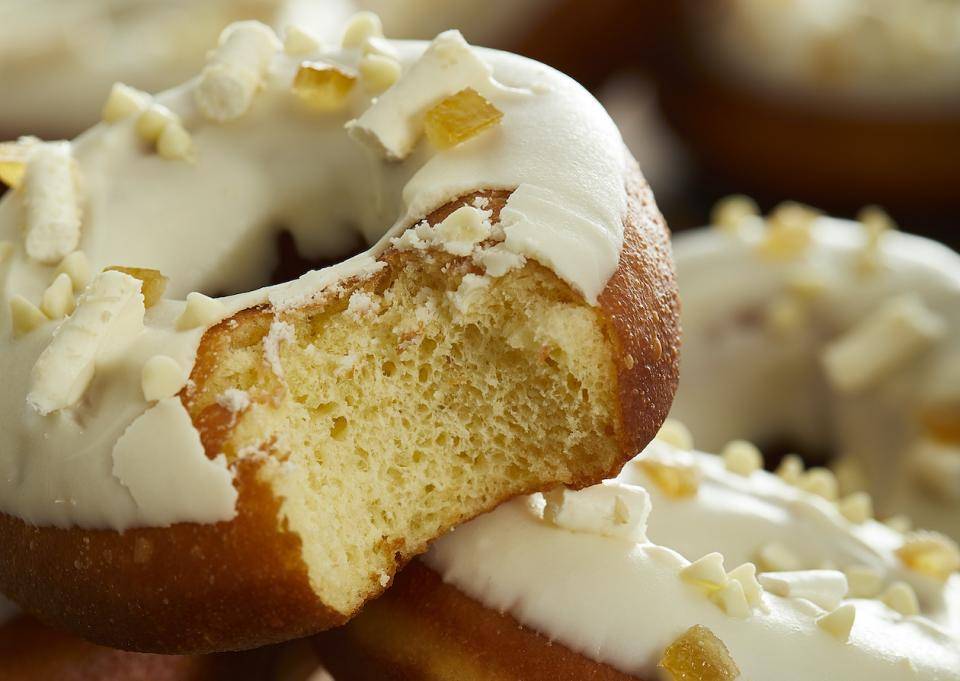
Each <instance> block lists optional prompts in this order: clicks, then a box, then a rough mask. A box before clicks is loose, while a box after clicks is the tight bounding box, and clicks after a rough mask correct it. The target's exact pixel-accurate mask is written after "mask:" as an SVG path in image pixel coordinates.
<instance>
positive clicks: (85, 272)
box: [56, 251, 90, 293]
mask: <svg viewBox="0 0 960 681" xmlns="http://www.w3.org/2000/svg"><path fill="white" fill-rule="evenodd" d="M56 274H66V275H67V276H68V277H70V281H71V282H72V283H73V291H74V293H77V292H79V291H82V290H83V289H85V288H86V287H87V284H89V283H90V261H89V260H88V259H87V255H86V253H84V252H83V251H74V252H73V253H71V254H69V255H68V256H67V257H65V258H64V259H63V260H61V261H60V264H59V265H57V270H56Z"/></svg>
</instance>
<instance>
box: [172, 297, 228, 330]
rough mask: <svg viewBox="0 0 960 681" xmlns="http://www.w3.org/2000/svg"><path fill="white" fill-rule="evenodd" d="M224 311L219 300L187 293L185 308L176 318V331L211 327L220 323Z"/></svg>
mask: <svg viewBox="0 0 960 681" xmlns="http://www.w3.org/2000/svg"><path fill="white" fill-rule="evenodd" d="M225 312H226V309H225V308H224V306H223V303H221V302H220V301H219V300H217V299H215V298H210V297H209V296H205V295H203V294H202V293H197V292H193V293H188V294H187V306H186V307H185V308H184V309H183V313H182V314H181V315H180V316H179V317H178V318H177V330H179V331H184V330H186V329H195V328H197V327H199V326H204V327H206V326H211V325H212V324H214V323H216V322H218V321H220V319H222V318H223V315H224V314H225Z"/></svg>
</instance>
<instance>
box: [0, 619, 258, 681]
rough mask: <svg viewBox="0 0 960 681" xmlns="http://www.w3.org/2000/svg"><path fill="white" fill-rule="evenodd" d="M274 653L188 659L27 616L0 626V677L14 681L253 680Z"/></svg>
mask: <svg viewBox="0 0 960 681" xmlns="http://www.w3.org/2000/svg"><path fill="white" fill-rule="evenodd" d="M273 656H274V651H272V650H269V649H267V650H261V651H256V652H250V653H228V654H219V655H203V656H184V655H152V654H149V653H130V652H125V651H121V650H115V649H113V648H104V647H102V646H97V645H94V644H92V643H87V642H86V641H84V640H82V639H79V638H76V637H74V636H70V635H69V634H65V633H63V632H59V631H56V630H54V629H50V628H48V627H45V626H43V625H42V624H40V623H38V622H37V621H36V620H33V619H30V618H28V617H18V618H16V619H14V620H13V621H11V622H8V623H6V624H4V625H3V626H0V678H3V679H8V680H10V681H53V680H56V681H244V680H245V679H249V680H250V681H254V680H262V679H265V678H268V677H267V674H268V673H269V670H270V669H271V667H272V666H273V660H272V658H273Z"/></svg>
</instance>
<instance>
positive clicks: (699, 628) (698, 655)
mask: <svg viewBox="0 0 960 681" xmlns="http://www.w3.org/2000/svg"><path fill="white" fill-rule="evenodd" d="M659 666H660V668H661V669H663V670H665V671H666V672H667V673H668V674H670V676H671V677H672V678H673V681H727V680H730V679H736V678H737V677H738V676H740V668H739V667H737V663H736V662H734V661H733V658H732V657H731V656H730V651H729V650H727V646H725V645H724V644H723V641H721V640H720V639H719V638H717V636H716V634H714V633H713V632H712V631H710V630H709V629H707V628H706V627H705V626H703V625H700V624H698V625H696V626H693V627H690V628H689V629H687V630H686V631H685V632H684V633H683V635H682V636H680V638H678V639H677V640H675V641H674V642H673V643H671V644H670V645H669V646H667V649H666V650H664V651H663V657H661V658H660V665H659Z"/></svg>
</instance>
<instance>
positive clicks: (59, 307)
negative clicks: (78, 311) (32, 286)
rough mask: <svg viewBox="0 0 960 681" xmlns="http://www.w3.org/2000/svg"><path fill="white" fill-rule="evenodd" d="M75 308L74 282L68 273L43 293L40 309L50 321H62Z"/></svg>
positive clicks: (61, 274)
mask: <svg viewBox="0 0 960 681" xmlns="http://www.w3.org/2000/svg"><path fill="white" fill-rule="evenodd" d="M74 307H76V301H75V300H74V298H73V282H72V281H71V280H70V277H69V276H68V275H67V274H66V273H60V274H58V275H57V276H56V278H55V279H54V280H53V283H52V284H50V286H48V287H47V290H46V291H44V292H43V298H42V299H41V300H40V309H41V310H43V314H45V315H46V316H47V317H48V318H50V319H62V318H63V317H66V316H67V315H68V314H70V313H71V312H73V309H74Z"/></svg>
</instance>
